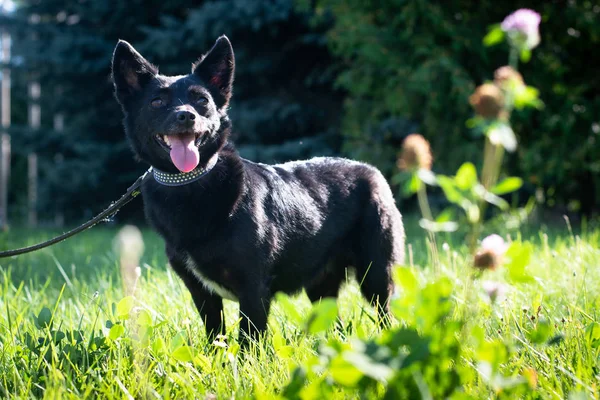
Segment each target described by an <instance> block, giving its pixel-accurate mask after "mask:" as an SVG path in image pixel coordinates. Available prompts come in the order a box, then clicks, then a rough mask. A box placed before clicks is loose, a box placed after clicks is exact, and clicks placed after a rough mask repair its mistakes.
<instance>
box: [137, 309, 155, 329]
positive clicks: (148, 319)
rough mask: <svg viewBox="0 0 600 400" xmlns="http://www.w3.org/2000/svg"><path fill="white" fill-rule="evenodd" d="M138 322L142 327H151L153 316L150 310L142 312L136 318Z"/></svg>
mask: <svg viewBox="0 0 600 400" xmlns="http://www.w3.org/2000/svg"><path fill="white" fill-rule="evenodd" d="M136 322H137V324H138V325H141V326H151V325H152V316H151V315H150V313H149V312H148V310H141V311H140V312H139V314H138V316H137V318H136Z"/></svg>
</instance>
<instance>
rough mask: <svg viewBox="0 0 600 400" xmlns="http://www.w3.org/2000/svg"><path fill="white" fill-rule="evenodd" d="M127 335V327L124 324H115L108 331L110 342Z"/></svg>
mask: <svg viewBox="0 0 600 400" xmlns="http://www.w3.org/2000/svg"><path fill="white" fill-rule="evenodd" d="M123 333H125V327H124V326H123V325H122V324H115V325H113V326H112V327H111V328H110V331H108V338H109V339H110V340H117V339H118V338H120V337H121V336H123Z"/></svg>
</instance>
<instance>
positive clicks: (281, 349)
mask: <svg viewBox="0 0 600 400" xmlns="http://www.w3.org/2000/svg"><path fill="white" fill-rule="evenodd" d="M272 340H273V348H274V349H275V353H277V355H278V356H279V357H280V358H288V357H289V356H291V355H292V353H293V352H294V348H293V347H292V346H288V345H287V343H286V341H285V339H284V338H283V336H281V333H280V332H279V331H276V332H275V333H273V339H272Z"/></svg>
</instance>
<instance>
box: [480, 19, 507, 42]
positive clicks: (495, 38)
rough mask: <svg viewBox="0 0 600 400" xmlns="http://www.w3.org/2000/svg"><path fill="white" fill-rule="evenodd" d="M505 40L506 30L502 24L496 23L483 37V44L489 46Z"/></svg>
mask: <svg viewBox="0 0 600 400" xmlns="http://www.w3.org/2000/svg"><path fill="white" fill-rule="evenodd" d="M503 40H504V31H503V30H502V28H501V27H500V24H495V25H492V26H491V27H490V30H489V32H488V33H487V34H486V35H485V36H484V38H483V44H484V45H485V46H487V47H489V46H493V45H495V44H498V43H500V42H502V41H503Z"/></svg>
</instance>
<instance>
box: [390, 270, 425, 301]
mask: <svg viewBox="0 0 600 400" xmlns="http://www.w3.org/2000/svg"><path fill="white" fill-rule="evenodd" d="M394 281H395V282H396V284H397V285H399V286H400V288H402V292H403V293H404V294H408V295H410V294H414V293H416V292H417V291H418V289H419V281H418V280H417V277H416V276H415V273H414V271H413V269H412V268H410V267H397V268H395V269H394Z"/></svg>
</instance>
